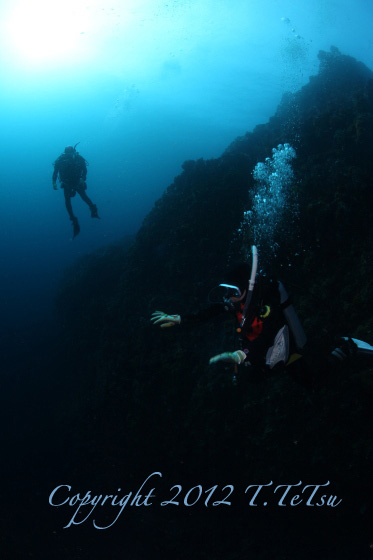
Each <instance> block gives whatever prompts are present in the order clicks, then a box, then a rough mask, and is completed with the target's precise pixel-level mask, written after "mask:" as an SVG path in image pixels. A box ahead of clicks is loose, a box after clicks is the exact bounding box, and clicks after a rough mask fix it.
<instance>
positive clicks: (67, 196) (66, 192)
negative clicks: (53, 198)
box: [63, 185, 80, 237]
mask: <svg viewBox="0 0 373 560" xmlns="http://www.w3.org/2000/svg"><path fill="white" fill-rule="evenodd" d="M63 192H64V195H65V206H66V210H67V213H68V214H69V218H70V220H71V221H72V223H73V229H74V237H76V236H77V235H78V233H79V232H80V226H79V222H78V218H76V217H75V216H74V214H73V208H72V206H71V194H72V193H71V189H69V187H68V186H67V185H65V186H64V189H63Z"/></svg>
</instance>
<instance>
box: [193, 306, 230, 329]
mask: <svg viewBox="0 0 373 560" xmlns="http://www.w3.org/2000/svg"><path fill="white" fill-rule="evenodd" d="M224 311H225V309H224V305H223V304H221V303H213V304H212V305H210V306H209V307H206V309H202V310H201V311H198V312H197V313H189V314H188V315H184V316H183V323H185V324H187V325H194V324H198V323H204V322H205V321H210V320H211V319H214V318H215V317H218V316H219V315H221V314H222V313H223V312H224Z"/></svg>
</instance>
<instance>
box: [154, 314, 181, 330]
mask: <svg viewBox="0 0 373 560" xmlns="http://www.w3.org/2000/svg"><path fill="white" fill-rule="evenodd" d="M150 320H151V321H153V325H159V326H160V327H161V328H163V327H173V326H175V325H176V324H178V325H179V324H180V321H181V317H180V315H167V313H163V311H155V312H154V313H153V314H152V318H151V319H150Z"/></svg>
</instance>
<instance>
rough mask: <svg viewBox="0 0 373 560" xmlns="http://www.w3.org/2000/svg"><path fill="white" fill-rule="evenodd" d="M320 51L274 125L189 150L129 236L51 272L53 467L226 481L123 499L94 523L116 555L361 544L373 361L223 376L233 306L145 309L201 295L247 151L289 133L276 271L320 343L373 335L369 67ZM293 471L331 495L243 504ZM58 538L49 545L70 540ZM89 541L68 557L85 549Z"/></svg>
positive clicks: (351, 553)
mask: <svg viewBox="0 0 373 560" xmlns="http://www.w3.org/2000/svg"><path fill="white" fill-rule="evenodd" d="M319 56H320V71H319V74H318V75H317V76H314V77H312V78H311V79H310V82H309V83H308V84H307V85H306V86H304V87H303V88H302V89H301V90H300V91H299V92H298V93H296V94H295V95H290V94H287V95H285V96H284V98H283V100H282V102H281V104H280V106H279V108H278V110H277V112H276V114H275V115H274V116H273V117H272V118H271V119H270V121H269V122H268V123H267V124H264V125H260V126H257V127H256V128H255V130H254V131H253V132H250V133H247V134H246V135H245V136H243V137H241V138H238V139H237V140H235V141H234V142H233V143H232V144H231V145H230V146H229V147H228V149H227V150H226V151H225V152H224V153H223V154H222V156H221V157H220V158H217V159H214V160H208V161H205V160H203V159H200V160H197V161H187V162H185V163H184V164H183V172H182V173H181V174H180V175H179V176H178V177H176V178H175V180H174V182H173V184H172V185H170V186H169V187H168V188H167V190H166V191H165V193H164V195H163V196H162V197H161V198H160V199H159V200H158V201H157V202H156V204H155V206H154V208H153V210H152V211H151V212H150V213H149V215H148V216H147V217H146V218H145V220H144V223H143V225H142V227H141V229H140V231H139V232H138V235H137V237H136V239H135V241H134V243H133V244H132V246H131V247H130V248H129V249H126V250H125V249H122V248H120V247H119V248H116V249H108V251H107V253H106V254H101V255H96V256H95V257H91V258H87V259H85V260H84V261H82V262H80V263H78V265H77V266H76V267H75V270H74V271H72V272H71V273H70V275H69V277H68V278H67V279H66V281H65V285H64V286H62V288H61V293H60V294H59V297H58V303H59V309H60V313H61V315H62V317H63V332H62V336H61V348H60V353H61V355H60V356H59V357H58V361H59V363H60V364H62V368H61V369H62V373H58V372H57V374H56V380H55V386H56V387H58V399H57V398H56V406H55V412H54V416H55V418H56V420H57V422H58V423H59V425H60V428H59V430H60V432H59V436H58V437H59V438H60V445H61V455H63V457H64V464H63V466H60V473H59V475H60V476H59V478H58V480H56V484H57V483H63V481H64V480H65V481H66V480H69V481H70V482H69V484H72V485H74V486H77V485H78V484H80V485H81V486H83V488H84V489H88V488H91V489H92V488H96V489H101V491H105V492H108V493H112V491H113V490H114V489H116V488H117V487H122V488H128V487H134V486H136V484H137V483H141V482H142V480H143V479H144V478H145V477H146V476H147V475H149V474H150V473H151V472H153V471H161V472H162V473H163V479H162V480H161V481H160V482H159V483H157V490H158V491H159V493H161V494H162V497H163V496H165V497H164V498H163V499H167V497H168V496H169V495H170V493H169V491H168V488H169V487H170V486H172V485H174V484H182V485H183V488H184V489H185V490H187V489H189V488H191V487H193V486H196V485H198V484H201V485H203V488H204V489H208V488H211V487H212V486H213V485H214V484H218V485H223V486H224V485H226V484H233V485H235V493H236V494H235V497H234V500H233V503H232V506H230V507H228V506H221V507H215V508H214V507H209V508H206V507H204V506H203V505H202V506H198V505H196V506H193V507H189V508H188V507H185V506H181V507H176V506H169V507H168V508H161V507H158V506H156V505H154V506H152V507H149V508H138V510H136V511H133V510H132V511H127V512H125V515H123V517H122V518H121V519H119V521H118V523H117V524H116V526H115V527H114V528H113V529H110V531H111V533H110V538H109V537H108V538H107V540H105V543H106V544H105V546H106V545H107V543H108V542H109V541H110V542H115V543H116V546H117V553H114V552H113V555H112V556H110V558H113V559H114V558H120V557H122V556H121V554H122V553H123V554H124V551H125V550H126V546H127V545H128V542H129V541H131V539H132V541H133V542H135V543H136V549H137V555H136V556H131V557H133V558H139V559H140V560H144V559H147V558H152V559H160V558H175V559H177V560H183V559H188V560H189V559H190V558H191V557H193V558H201V559H202V558H203V559H206V560H216V559H219V558H224V559H225V560H236V559H241V558H255V559H256V560H261V559H263V560H264V559H265V560H267V559H270V558H271V559H272V558H277V559H283V560H285V559H286V560H291V559H295V558H304V559H315V558H323V560H332V559H333V560H334V559H339V560H342V559H346V560H347V559H351V558H359V559H363V558H365V557H366V555H368V553H369V545H370V541H369V536H368V523H367V521H368V508H369V502H368V492H369V489H370V487H369V482H368V481H369V461H370V460H371V455H372V448H371V447H369V446H368V439H369V437H368V434H369V429H368V426H369V414H368V411H369V407H370V402H371V401H370V397H371V394H372V376H371V375H372V371H371V370H369V369H364V368H360V367H358V366H357V365H356V364H351V365H350V366H349V367H347V368H345V369H344V370H343V371H341V372H339V374H332V373H331V374H330V377H328V378H326V379H322V380H321V382H319V383H317V384H316V385H313V386H312V387H308V386H307V385H305V384H303V383H299V382H298V381H295V380H294V379H293V378H292V377H291V376H290V375H288V374H286V373H284V374H282V375H279V376H272V377H260V378H257V377H255V378H246V379H243V380H241V382H240V384H239V385H238V386H234V385H233V384H232V369H231V368H229V367H227V366H221V367H214V368H209V366H208V359H209V357H210V356H212V355H214V354H216V353H219V352H220V351H223V350H233V349H235V347H236V341H235V340H234V328H235V326H234V324H232V323H231V321H230V320H228V321H227V320H222V321H219V322H217V323H214V324H210V323H208V324H203V325H201V326H198V327H197V328H195V329H183V328H181V327H180V328H173V329H162V330H161V329H157V328H155V327H152V326H151V325H150V322H149V319H150V315H151V313H152V312H153V311H154V310H156V309H161V310H164V311H167V312H169V313H180V314H181V315H183V313H185V312H190V311H195V310H198V309H200V308H203V307H204V306H205V305H206V303H207V302H206V296H207V294H208V292H209V290H210V289H211V288H212V287H213V286H214V285H216V283H217V282H218V281H220V280H221V278H222V276H223V274H224V272H225V271H226V269H227V265H228V260H229V259H233V260H234V259H236V258H238V257H239V256H240V250H241V247H240V244H239V242H237V241H236V242H232V240H233V239H234V238H235V232H236V230H237V228H238V227H239V224H240V222H241V219H242V214H243V211H244V210H247V207H248V200H249V199H248V192H249V190H250V189H251V188H252V186H253V178H252V175H251V173H252V170H253V168H254V166H255V164H256V163H257V162H258V161H263V160H264V159H265V158H266V157H268V156H269V155H271V150H272V148H273V147H275V146H277V145H278V144H279V143H284V142H289V143H291V144H292V145H293V146H294V147H295V149H296V151H297V158H296V159H295V160H294V165H293V167H294V170H295V174H296V180H295V183H294V185H295V187H294V188H295V189H296V191H297V196H298V200H299V205H300V220H299V227H298V231H297V234H296V235H294V238H292V239H290V241H289V240H287V245H286V246H284V245H283V244H281V251H280V253H279V256H278V258H277V259H276V261H275V262H273V263H271V270H270V272H271V273H275V274H277V275H278V276H279V277H281V279H283V281H284V282H285V284H286V285H287V286H288V287H290V288H291V291H292V295H293V299H294V302H295V305H296V308H297V310H298V312H299V315H300V317H301V319H302V321H303V323H304V326H305V328H306V331H307V334H308V336H309V338H310V340H311V345H313V347H314V348H318V347H321V346H324V345H327V344H329V343H330V342H332V339H333V337H334V336H338V335H350V336H356V337H358V338H362V339H364V340H367V341H369V342H372V341H373V324H372V298H371V292H372V278H373V266H372V262H373V261H372V247H373V243H372V242H373V235H372V233H373V229H372V219H371V210H372V200H373V197H372V177H373V159H372V157H371V153H372V146H373V126H372V125H373V74H372V72H371V71H370V70H369V69H368V68H366V67H365V66H364V65H363V64H361V63H359V62H357V61H356V60H354V59H353V58H351V57H348V56H344V55H342V54H340V53H339V52H338V50H337V49H335V48H332V49H331V51H330V52H321V53H320V55H319ZM279 241H280V243H281V239H280V240H279ZM289 259H290V260H291V262H292V263H293V266H292V267H289V266H288V262H289ZM56 360H57V358H56ZM62 475H63V476H62ZM51 478H52V477H51ZM60 480H61V482H59V481H60ZM300 480H301V481H302V484H324V483H326V482H327V481H328V480H329V481H330V483H331V484H330V487H329V488H330V492H329V494H330V493H331V494H334V495H338V496H339V497H340V498H342V499H343V502H342V505H340V506H338V507H336V508H330V507H326V508H317V507H307V506H305V505H304V504H303V505H300V506H298V507H280V506H278V505H276V504H277V501H278V500H277V499H274V497H273V496H272V504H273V506H271V507H269V508H268V509H266V508H263V507H249V506H248V500H247V497H245V495H244V489H245V488H246V486H247V485H249V484H260V483H264V484H265V483H268V482H270V481H274V484H276V485H277V484H296V483H298V482H299V481H300ZM97 491H98V490H97ZM276 498H277V496H276ZM51 514H52V515H54V511H52V512H51ZM62 517H63V516H62V514H61V519H62ZM124 517H125V518H124ZM55 521H56V522H57V521H58V522H60V518H58V520H57V519H56V520H55ZM61 522H62V521H61ZM88 523H89V522H88ZM88 523H87V524H88ZM128 529H129V530H130V531H131V537H129V534H128V532H127V530H128ZM78 530H79V531H80V536H81V535H84V536H83V537H82V538H88V537H87V535H86V534H85V533H84V529H83V528H80V527H79V528H78ZM86 530H87V529H86ZM92 531H93V529H92ZM89 534H90V533H89ZM123 534H125V535H126V538H127V539H129V540H127V541H125V540H124V537H123ZM64 538H65V537H63V536H60V537H59V536H57V537H56V539H55V542H54V546H55V547H56V548H58V547H60V548H59V549H60V550H65V548H64V547H66V550H69V551H70V552H71V551H72V550H77V549H78V548H77V545H75V544H74V545H73V544H71V543H70V545H69V544H66V543H65V541H64V540H63V539H64ZM105 539H106V537H105ZM97 540H98V537H97V532H96V533H95V536H94V540H92V543H95V542H96V541H97ZM74 542H78V539H77V540H76V541H74ZM103 542H104V541H101V544H102V543H103ZM126 543H127V544H126ZM69 546H70V548H69ZM74 546H76V547H75V548H74ZM92 546H93V544H92ZM95 546H96V545H95ZM97 546H100V545H99V544H98V545H97ZM134 547H135V546H134ZM83 549H84V547H83V548H82V552H81V556H78V555H77V556H76V557H77V558H80V557H81V558H86V557H88V555H87V556H85V555H84V554H85V549H84V550H83ZM88 549H89V547H88V545H87V547H86V551H88ZM120 551H122V552H120ZM115 554H117V555H115ZM56 557H57V556H56ZM62 557H66V558H67V557H68V556H63V554H62V553H61V558H62ZM69 557H72V556H69Z"/></svg>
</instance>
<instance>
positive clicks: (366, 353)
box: [332, 336, 373, 362]
mask: <svg viewBox="0 0 373 560" xmlns="http://www.w3.org/2000/svg"><path fill="white" fill-rule="evenodd" d="M342 341H343V342H342V344H341V345H340V346H339V347H338V348H335V349H334V350H333V352H332V356H334V358H337V359H338V360H339V361H341V362H343V361H344V360H347V359H351V358H355V357H358V358H364V359H367V360H368V361H372V362H373V346H371V345H370V344H368V343H367V342H364V341H363V340H359V339H357V338H347V337H346V336H343V337H342Z"/></svg>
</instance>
